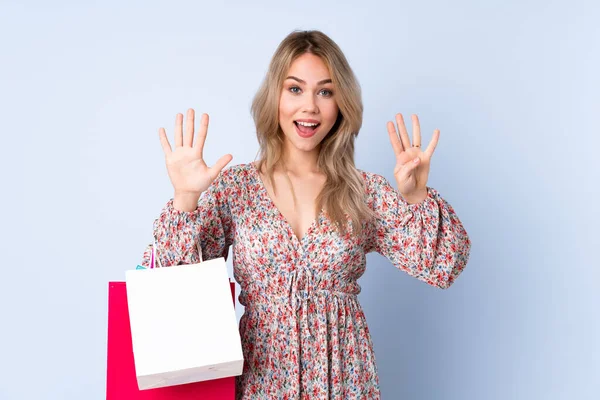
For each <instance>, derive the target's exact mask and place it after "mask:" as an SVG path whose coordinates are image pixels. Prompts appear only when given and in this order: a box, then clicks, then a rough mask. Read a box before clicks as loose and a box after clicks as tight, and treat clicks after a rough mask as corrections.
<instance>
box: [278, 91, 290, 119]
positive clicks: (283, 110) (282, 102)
mask: <svg viewBox="0 0 600 400" xmlns="http://www.w3.org/2000/svg"><path fill="white" fill-rule="evenodd" d="M293 113H294V104H293V101H290V99H289V98H288V97H287V96H286V95H285V93H284V94H282V95H281V97H280V99H279V117H280V119H282V118H290V117H291V116H292V115H293Z"/></svg>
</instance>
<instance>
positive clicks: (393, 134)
mask: <svg viewBox="0 0 600 400" xmlns="http://www.w3.org/2000/svg"><path fill="white" fill-rule="evenodd" d="M387 131H388V134H389V136H390V142H391V143H392V148H393V149H394V154H396V156H398V155H400V153H402V152H403V151H404V148H403V147H402V142H400V139H399V138H398V132H397V131H396V127H395V126H394V123H393V122H392V121H389V122H388V123H387Z"/></svg>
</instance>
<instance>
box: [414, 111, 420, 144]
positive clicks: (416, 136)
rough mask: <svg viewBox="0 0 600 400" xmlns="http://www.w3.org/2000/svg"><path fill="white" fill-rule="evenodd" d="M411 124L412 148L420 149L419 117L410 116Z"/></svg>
mask: <svg viewBox="0 0 600 400" xmlns="http://www.w3.org/2000/svg"><path fill="white" fill-rule="evenodd" d="M412 124H413V146H416V147H421V125H419V117H417V115H416V114H413V116H412Z"/></svg>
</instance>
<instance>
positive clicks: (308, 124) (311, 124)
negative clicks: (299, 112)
mask: <svg viewBox="0 0 600 400" xmlns="http://www.w3.org/2000/svg"><path fill="white" fill-rule="evenodd" d="M298 124H299V125H302V126H317V125H319V124H317V123H312V122H302V121H298Z"/></svg>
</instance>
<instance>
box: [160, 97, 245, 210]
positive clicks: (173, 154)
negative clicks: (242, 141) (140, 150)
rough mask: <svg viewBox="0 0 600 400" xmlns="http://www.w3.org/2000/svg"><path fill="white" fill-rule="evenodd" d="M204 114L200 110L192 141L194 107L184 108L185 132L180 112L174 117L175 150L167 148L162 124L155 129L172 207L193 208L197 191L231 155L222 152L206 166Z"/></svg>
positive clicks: (228, 160)
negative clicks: (212, 163) (162, 156)
mask: <svg viewBox="0 0 600 400" xmlns="http://www.w3.org/2000/svg"><path fill="white" fill-rule="evenodd" d="M207 131H208V115H207V114H202V119H201V121H200V130H199V132H198V137H197V138H196V140H195V141H194V110H193V109H191V108H190V109H189V110H188V112H187V123H186V126H185V134H184V133H183V114H177V117H176V119H175V150H173V149H171V145H170V143H169V140H168V139H167V134H166V132H165V129H164V128H160V129H159V130H158V133H159V136H160V143H161V145H162V148H163V151H164V153H165V161H166V164H167V172H168V174H169V179H171V184H172V185H173V189H174V190H175V199H174V207H175V208H178V209H181V210H185V211H193V210H195V209H196V205H197V202H198V199H199V198H200V194H201V193H202V192H204V191H205V190H206V189H208V187H209V186H210V184H211V183H212V182H213V181H214V180H215V179H216V178H217V176H218V175H219V173H220V172H221V170H222V169H223V168H225V166H226V165H227V164H229V162H230V161H231V159H232V158H233V157H232V155H231V154H226V155H224V156H223V157H221V158H220V159H219V161H217V162H216V164H215V165H213V166H212V167H208V165H206V163H205V162H204V159H203V158H202V155H203V150H204V142H205V141H206V133H207Z"/></svg>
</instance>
